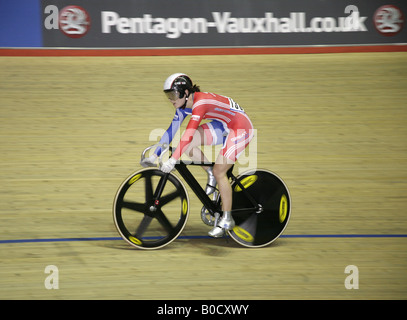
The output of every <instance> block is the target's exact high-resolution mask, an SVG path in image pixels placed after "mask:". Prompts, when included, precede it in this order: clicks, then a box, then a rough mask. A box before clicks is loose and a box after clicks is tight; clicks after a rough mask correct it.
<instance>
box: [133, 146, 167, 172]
mask: <svg viewBox="0 0 407 320" xmlns="http://www.w3.org/2000/svg"><path fill="white" fill-rule="evenodd" d="M157 147H161V148H162V149H161V154H160V156H159V157H158V164H159V167H161V166H162V165H163V162H162V157H163V155H164V153H166V152H168V151H169V150H170V148H171V147H170V145H169V144H168V143H156V144H153V145H152V146H149V147H147V148H145V149H144V151H143V152H142V153H141V159H140V162H142V161H143V160H144V159H145V158H146V154H147V152H148V151H149V150H151V149H153V148H157ZM150 167H156V165H153V166H150Z"/></svg>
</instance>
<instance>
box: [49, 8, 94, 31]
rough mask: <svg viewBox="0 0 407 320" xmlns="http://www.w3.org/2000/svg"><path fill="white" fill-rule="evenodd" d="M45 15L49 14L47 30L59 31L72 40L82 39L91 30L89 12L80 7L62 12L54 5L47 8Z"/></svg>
mask: <svg viewBox="0 0 407 320" xmlns="http://www.w3.org/2000/svg"><path fill="white" fill-rule="evenodd" d="M45 13H49V14H50V15H49V16H47V17H46V18H45V20H44V26H45V28H46V29H48V30H51V29H59V30H60V31H61V32H62V33H63V34H65V35H66V36H68V37H70V38H81V37H83V36H84V35H86V34H87V33H88V31H89V29H90V16H89V14H88V12H87V11H86V10H85V9H83V8H82V7H79V6H67V7H65V8H63V9H62V10H61V11H60V12H59V10H58V8H57V7H56V6H54V5H49V6H47V7H46V8H45Z"/></svg>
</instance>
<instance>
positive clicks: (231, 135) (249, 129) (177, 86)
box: [142, 73, 254, 237]
mask: <svg viewBox="0 0 407 320" xmlns="http://www.w3.org/2000/svg"><path fill="white" fill-rule="evenodd" d="M164 93H165V95H166V96H167V98H168V100H169V101H170V102H171V103H172V105H173V106H174V108H175V116H174V118H173V120H172V122H171V124H170V126H169V128H168V129H167V131H166V132H165V134H164V135H163V137H162V138H161V140H160V143H169V142H171V141H172V138H173V136H174V134H175V133H176V132H177V130H178V129H179V127H180V125H181V123H182V122H183V120H184V119H185V118H186V116H187V115H191V119H190V120H189V122H188V125H187V128H186V130H185V132H184V134H183V135H182V137H181V140H180V143H179V145H178V147H177V148H176V150H175V151H174V152H173V154H172V156H171V158H170V159H168V160H167V161H166V162H164V163H163V165H162V167H161V170H162V171H163V172H170V171H172V170H173V169H174V166H175V164H176V162H177V161H178V160H179V158H180V157H181V155H182V154H184V153H186V154H187V155H188V156H189V157H190V158H191V159H192V160H194V161H208V160H207V158H206V157H205V155H204V154H203V152H202V150H201V149H200V148H199V146H201V145H215V144H223V147H222V149H221V151H220V153H219V155H218V157H217V159H216V161H215V165H214V166H213V169H212V168H211V167H205V166H203V168H204V169H205V170H206V171H207V173H208V184H207V187H206V193H207V194H210V193H212V192H213V191H214V188H215V186H216V183H217V184H218V188H219V192H220V196H221V199H222V211H223V214H222V217H221V219H220V220H219V221H218V223H217V225H215V226H214V228H213V229H212V230H211V231H209V235H210V236H212V237H221V236H223V234H224V230H231V229H233V227H234V225H235V222H234V220H233V218H232V215H231V210H232V187H231V185H230V183H229V180H228V178H227V175H226V173H227V171H228V170H229V169H230V168H231V167H232V165H233V164H234V163H235V162H236V160H237V158H238V156H239V155H240V154H241V153H242V152H243V151H244V149H245V148H246V146H247V145H248V144H249V142H250V140H251V139H252V137H253V132H254V130H253V125H252V123H251V121H250V119H249V117H248V116H247V115H246V113H245V112H244V110H243V108H241V107H240V106H239V105H238V104H237V103H236V102H234V101H233V100H232V99H231V98H229V97H225V96H221V95H217V94H214V93H208V92H200V89H199V87H198V86H197V85H195V84H193V83H192V81H191V78H190V77H189V76H188V75H186V74H184V73H175V74H172V75H170V76H169V77H168V78H167V79H166V80H165V82H164ZM203 119H208V120H212V121H210V122H208V123H204V124H201V121H202V120H203ZM161 151H162V150H161V148H157V150H156V151H155V154H153V155H152V156H150V157H148V158H146V159H145V160H144V162H143V163H142V165H144V166H146V165H150V164H152V163H154V161H155V159H156V158H157V156H159V155H160V153H161Z"/></svg>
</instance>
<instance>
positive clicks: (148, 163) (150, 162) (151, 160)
mask: <svg viewBox="0 0 407 320" xmlns="http://www.w3.org/2000/svg"><path fill="white" fill-rule="evenodd" d="M155 160H157V155H156V154H153V155H151V156H149V157H147V158H144V159H143V160H141V161H140V164H141V165H142V166H143V167H144V168H147V167H156V166H157V165H156V164H155Z"/></svg>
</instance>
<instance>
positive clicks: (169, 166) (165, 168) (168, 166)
mask: <svg viewBox="0 0 407 320" xmlns="http://www.w3.org/2000/svg"><path fill="white" fill-rule="evenodd" d="M176 162H177V160H175V159H174V158H169V159H168V160H167V161H166V162H164V163H163V165H162V166H161V171H162V172H165V173H168V172H171V171H172V170H173V169H174V166H175V163H176Z"/></svg>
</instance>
